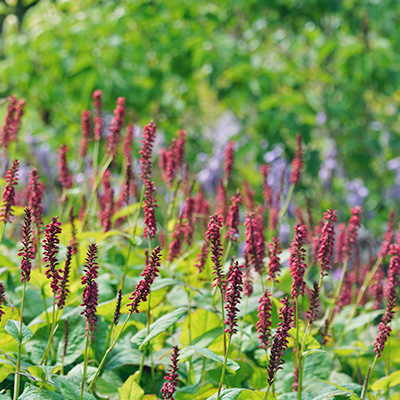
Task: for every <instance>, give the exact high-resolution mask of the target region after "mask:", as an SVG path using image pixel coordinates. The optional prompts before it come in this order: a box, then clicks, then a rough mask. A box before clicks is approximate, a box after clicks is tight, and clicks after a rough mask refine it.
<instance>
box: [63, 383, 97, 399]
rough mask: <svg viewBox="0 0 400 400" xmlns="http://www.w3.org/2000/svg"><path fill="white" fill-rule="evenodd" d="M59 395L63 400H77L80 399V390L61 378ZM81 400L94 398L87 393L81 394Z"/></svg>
mask: <svg viewBox="0 0 400 400" xmlns="http://www.w3.org/2000/svg"><path fill="white" fill-rule="evenodd" d="M61 393H62V395H63V397H64V399H65V400H77V399H79V397H80V393H81V388H80V387H79V386H77V385H74V384H73V383H71V382H69V381H68V379H66V378H63V379H62V380H61ZM83 400H94V397H93V396H92V395H91V394H89V393H87V392H83Z"/></svg>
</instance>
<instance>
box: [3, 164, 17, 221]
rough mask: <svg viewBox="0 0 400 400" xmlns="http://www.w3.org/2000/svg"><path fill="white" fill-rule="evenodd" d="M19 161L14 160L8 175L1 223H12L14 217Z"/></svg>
mask: <svg viewBox="0 0 400 400" xmlns="http://www.w3.org/2000/svg"><path fill="white" fill-rule="evenodd" d="M18 168H19V161H18V160H14V161H13V163H12V165H11V168H10V169H9V170H8V171H7V174H6V178H5V179H6V187H5V188H4V193H3V205H2V208H1V214H0V221H3V222H4V223H7V222H10V221H11V217H12V216H13V215H14V212H13V207H14V206H15V187H14V186H16V185H17V184H18V178H17V172H18Z"/></svg>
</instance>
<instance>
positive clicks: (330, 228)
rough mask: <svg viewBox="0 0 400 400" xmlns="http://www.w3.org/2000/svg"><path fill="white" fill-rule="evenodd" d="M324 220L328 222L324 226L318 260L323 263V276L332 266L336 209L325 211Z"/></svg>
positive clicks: (321, 272)
mask: <svg viewBox="0 0 400 400" xmlns="http://www.w3.org/2000/svg"><path fill="white" fill-rule="evenodd" d="M324 220H326V222H325V224H324V226H323V227H322V231H321V238H320V242H319V248H318V256H317V259H318V261H319V262H320V263H321V270H320V274H321V276H324V275H327V273H328V271H329V270H330V269H331V268H332V266H331V263H332V256H333V248H334V245H335V227H334V225H333V223H334V222H336V211H335V210H327V212H326V213H324Z"/></svg>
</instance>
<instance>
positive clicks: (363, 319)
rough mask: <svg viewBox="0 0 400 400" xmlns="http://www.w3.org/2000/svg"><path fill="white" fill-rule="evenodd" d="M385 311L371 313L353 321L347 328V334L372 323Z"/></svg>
mask: <svg viewBox="0 0 400 400" xmlns="http://www.w3.org/2000/svg"><path fill="white" fill-rule="evenodd" d="M383 312H384V310H375V311H370V312H368V313H366V314H362V315H359V316H358V317H355V318H353V319H352V320H351V322H350V324H348V325H346V326H345V329H344V330H345V332H348V331H351V330H353V329H358V328H361V327H363V326H365V325H367V324H369V323H370V322H372V321H373V320H374V319H375V318H376V317H378V316H379V315H381V314H383Z"/></svg>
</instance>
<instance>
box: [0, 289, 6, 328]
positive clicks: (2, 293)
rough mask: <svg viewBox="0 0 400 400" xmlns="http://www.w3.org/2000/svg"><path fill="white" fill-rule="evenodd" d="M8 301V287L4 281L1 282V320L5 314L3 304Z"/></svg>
mask: <svg viewBox="0 0 400 400" xmlns="http://www.w3.org/2000/svg"><path fill="white" fill-rule="evenodd" d="M5 301H6V287H5V286H4V284H3V282H0V322H1V317H2V316H3V315H4V314H5V311H4V310H3V304H4V302H5Z"/></svg>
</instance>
